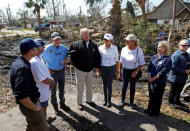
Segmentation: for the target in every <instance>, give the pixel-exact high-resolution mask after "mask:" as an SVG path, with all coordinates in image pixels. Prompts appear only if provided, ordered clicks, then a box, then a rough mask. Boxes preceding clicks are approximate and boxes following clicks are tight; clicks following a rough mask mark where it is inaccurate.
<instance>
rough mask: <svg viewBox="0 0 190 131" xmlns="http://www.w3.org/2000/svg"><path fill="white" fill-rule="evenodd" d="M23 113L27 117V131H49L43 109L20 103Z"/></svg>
mask: <svg viewBox="0 0 190 131" xmlns="http://www.w3.org/2000/svg"><path fill="white" fill-rule="evenodd" d="M19 108H20V111H21V113H22V114H23V115H24V116H25V117H26V122H27V124H26V131H49V130H50V129H49V127H48V125H47V122H46V119H45V116H44V113H43V111H42V110H40V111H39V112H36V111H33V110H31V109H28V108H26V107H25V106H23V105H19Z"/></svg>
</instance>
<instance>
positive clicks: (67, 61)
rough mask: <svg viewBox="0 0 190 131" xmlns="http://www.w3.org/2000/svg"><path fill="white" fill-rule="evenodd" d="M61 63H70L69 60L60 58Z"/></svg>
mask: <svg viewBox="0 0 190 131" xmlns="http://www.w3.org/2000/svg"><path fill="white" fill-rule="evenodd" d="M62 63H66V64H68V63H71V60H62Z"/></svg>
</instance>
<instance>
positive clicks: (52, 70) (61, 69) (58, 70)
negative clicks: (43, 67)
mask: <svg viewBox="0 0 190 131" xmlns="http://www.w3.org/2000/svg"><path fill="white" fill-rule="evenodd" d="M64 69H65V67H64V68H62V69H61V70H52V69H49V71H50V72H60V71H62V70H64Z"/></svg>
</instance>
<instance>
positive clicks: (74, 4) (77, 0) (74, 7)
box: [0, 0, 163, 15]
mask: <svg viewBox="0 0 190 131" xmlns="http://www.w3.org/2000/svg"><path fill="white" fill-rule="evenodd" d="M25 1H27V0H0V3H1V4H0V9H3V11H5V8H7V7H8V4H9V5H10V7H11V10H12V12H15V13H16V12H17V11H18V10H19V9H23V8H24V2H25ZM64 1H65V3H66V7H67V9H68V10H69V12H70V13H71V14H75V13H77V12H79V7H80V6H81V7H82V9H83V12H84V13H86V10H87V6H86V5H85V2H84V0H64ZM123 1H126V0H123ZM130 1H131V0H130ZM149 1H150V2H153V3H154V5H155V6H158V5H159V4H160V3H161V2H162V1H163V0H149ZM110 7H111V4H110V5H108V7H107V8H108V9H109V8H110ZM44 12H45V11H43V13H42V14H44V15H45V13H44Z"/></svg>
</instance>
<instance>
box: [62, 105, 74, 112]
mask: <svg viewBox="0 0 190 131" xmlns="http://www.w3.org/2000/svg"><path fill="white" fill-rule="evenodd" d="M60 108H61V109H62V110H64V111H70V110H71V109H70V108H69V107H68V106H67V105H65V104H61V105H60Z"/></svg>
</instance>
